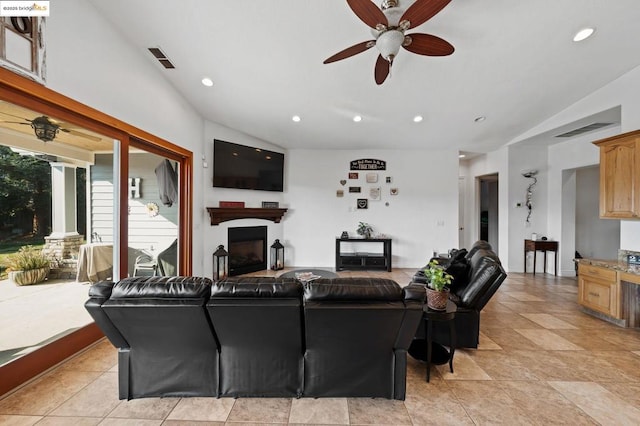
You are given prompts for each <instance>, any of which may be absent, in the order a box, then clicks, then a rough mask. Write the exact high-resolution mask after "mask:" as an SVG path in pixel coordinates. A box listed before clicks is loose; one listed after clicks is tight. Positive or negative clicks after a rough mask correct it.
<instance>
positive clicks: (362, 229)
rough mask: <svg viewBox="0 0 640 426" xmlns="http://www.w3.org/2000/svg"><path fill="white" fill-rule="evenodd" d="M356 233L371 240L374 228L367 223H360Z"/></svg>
mask: <svg viewBox="0 0 640 426" xmlns="http://www.w3.org/2000/svg"><path fill="white" fill-rule="evenodd" d="M356 232H357V233H358V235H361V236H362V237H364V238H366V239H369V238H371V235H373V228H372V227H371V225H369V224H368V223H366V222H360V223H358V229H357V230H356Z"/></svg>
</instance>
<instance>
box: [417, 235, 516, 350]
mask: <svg viewBox="0 0 640 426" xmlns="http://www.w3.org/2000/svg"><path fill="white" fill-rule="evenodd" d="M460 254H461V255H460V256H459V257H457V258H456V257H453V258H451V259H449V263H443V267H444V268H445V270H449V271H450V270H451V269H454V270H455V273H453V274H452V275H454V276H455V279H454V281H453V283H452V284H451V294H450V296H449V298H450V299H451V300H452V301H453V302H454V303H455V304H456V305H457V308H458V309H457V312H456V316H455V319H454V321H455V328H456V335H457V336H456V337H457V342H456V347H462V348H477V347H478V343H479V336H480V312H481V311H482V309H483V308H484V307H485V305H486V304H487V302H489V300H490V299H491V297H493V295H494V294H495V292H496V291H497V290H498V288H499V287H500V285H501V284H502V282H503V281H504V280H505V278H506V277H507V274H506V272H505V271H504V269H503V268H502V265H501V262H500V259H499V258H498V256H497V255H496V254H495V252H494V251H493V250H492V249H491V245H489V243H487V242H486V241H482V240H480V241H477V242H476V243H475V244H474V245H473V246H472V247H471V248H470V249H469V251H468V252H466V253H463V252H462V251H460ZM450 268H451V269H450ZM465 268H466V269H465ZM461 270H463V271H464V272H462V273H460V271H461ZM420 272H421V271H420V270H419V271H418V272H417V273H416V275H414V278H413V279H412V282H413V283H422V284H426V279H425V278H424V274H420ZM416 337H417V338H424V325H423V324H421V325H420V328H419V329H418V333H417V334H416ZM433 340H434V341H435V342H437V343H440V344H442V345H445V346H450V344H451V342H450V341H449V326H448V324H447V323H445V322H434V324H433Z"/></svg>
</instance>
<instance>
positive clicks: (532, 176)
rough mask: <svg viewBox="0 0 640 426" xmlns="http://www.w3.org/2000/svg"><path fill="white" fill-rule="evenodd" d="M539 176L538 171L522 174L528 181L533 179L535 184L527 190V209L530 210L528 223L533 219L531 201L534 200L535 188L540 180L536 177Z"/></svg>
mask: <svg viewBox="0 0 640 426" xmlns="http://www.w3.org/2000/svg"><path fill="white" fill-rule="evenodd" d="M537 174H538V171H537V170H527V171H525V172H522V176H523V177H526V178H527V179H533V182H532V183H531V184H530V185H529V187H528V188H527V202H526V203H525V205H526V206H527V209H528V210H529V212H528V213H527V223H529V219H530V218H531V210H532V209H533V205H532V204H531V199H532V198H533V187H534V186H535V185H536V183H538V179H536V177H535V176H536V175H537Z"/></svg>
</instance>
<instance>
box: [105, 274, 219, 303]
mask: <svg viewBox="0 0 640 426" xmlns="http://www.w3.org/2000/svg"><path fill="white" fill-rule="evenodd" d="M212 284H213V282H212V281H211V280H210V279H209V278H205V277H130V278H125V279H123V280H121V281H120V282H118V283H117V284H116V285H115V286H114V287H113V291H112V293H111V300H114V299H133V298H135V299H139V298H156V299H203V298H206V299H208V298H209V295H210V294H211V285H212Z"/></svg>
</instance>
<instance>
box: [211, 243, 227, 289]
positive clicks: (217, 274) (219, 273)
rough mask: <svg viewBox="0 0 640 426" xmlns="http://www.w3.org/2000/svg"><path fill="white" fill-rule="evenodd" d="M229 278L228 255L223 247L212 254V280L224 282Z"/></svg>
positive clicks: (220, 246)
mask: <svg viewBox="0 0 640 426" xmlns="http://www.w3.org/2000/svg"><path fill="white" fill-rule="evenodd" d="M228 276H229V253H227V251H226V250H225V249H224V246H223V245H219V246H218V249H217V250H216V251H214V252H213V280H214V281H220V280H224V279H225V278H227V277H228Z"/></svg>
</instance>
